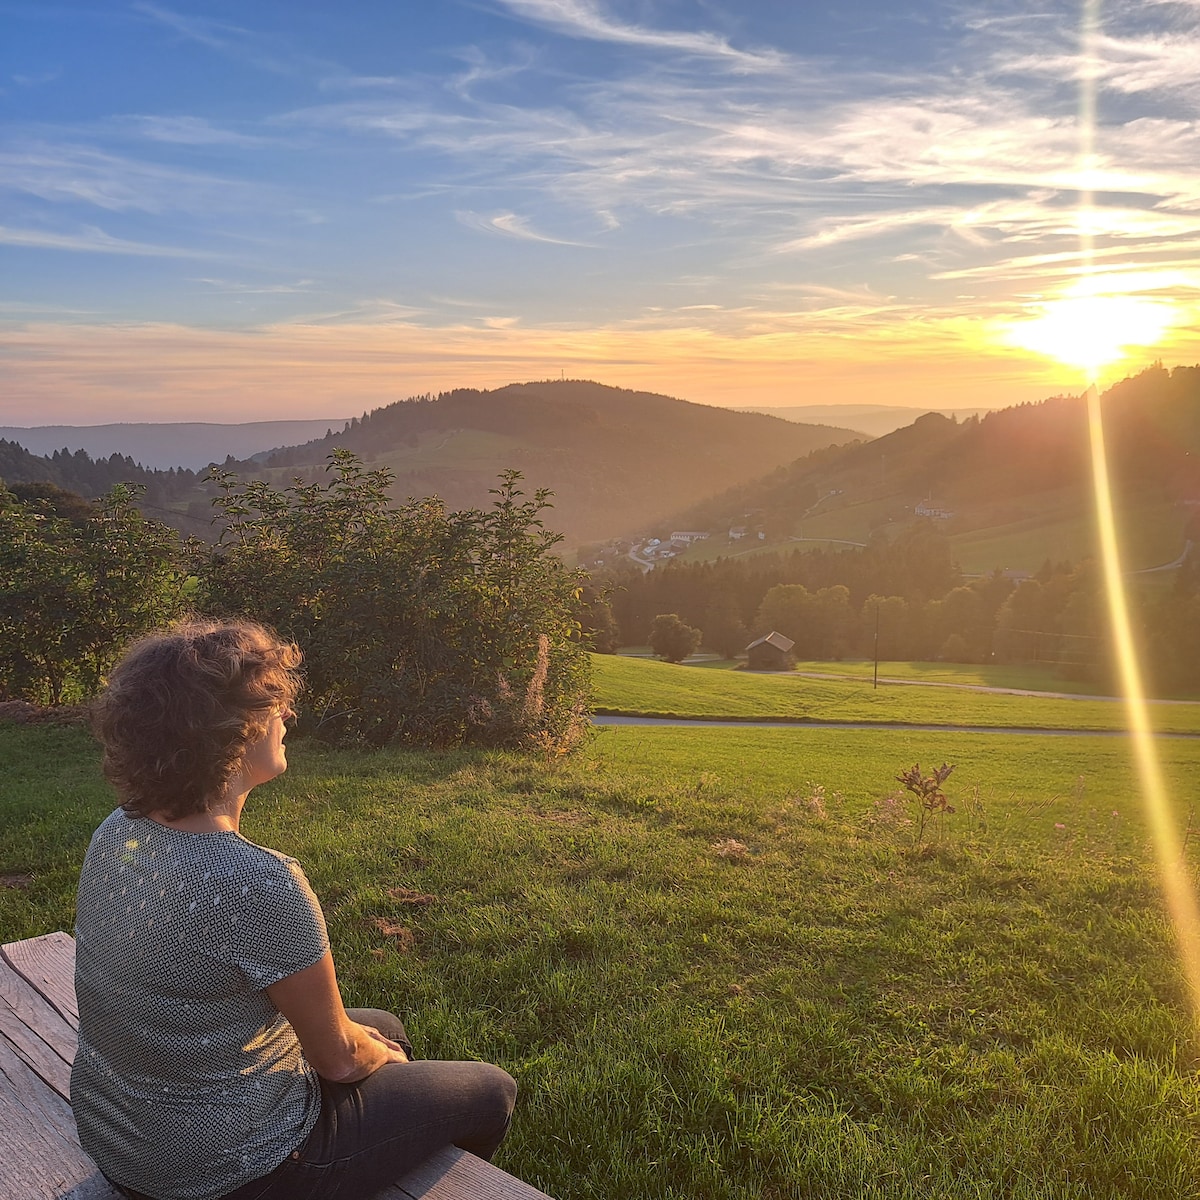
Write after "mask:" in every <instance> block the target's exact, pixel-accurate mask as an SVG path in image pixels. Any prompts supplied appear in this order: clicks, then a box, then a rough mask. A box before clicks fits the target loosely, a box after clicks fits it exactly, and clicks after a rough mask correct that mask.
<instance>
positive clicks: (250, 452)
mask: <svg viewBox="0 0 1200 1200" xmlns="http://www.w3.org/2000/svg"><path fill="white" fill-rule="evenodd" d="M347 420H348V418H346V417H337V418H333V419H330V420H327V421H317V420H304V421H247V422H245V423H244V424H220V423H215V422H208V421H179V422H171V421H161V422H160V421H132V422H128V423H120V424H111V425H32V426H30V427H29V428H22V427H20V426H16V425H8V426H0V438H3V439H4V440H6V441H9V442H16V443H18V445H20V446H23V447H24V448H25V449H26V450H28V451H29V452H30V454H35V455H39V456H45V455H48V454H53V453H54V452H55V451H56V450H70V451H71V452H72V453H74V452H75V451H76V450H82V451H84V453H85V454H87V455H88V456H89V457H90V458H93V459H96V458H108V457H109V456H110V455H113V454H119V455H121V457H122V458H130V459H132V460H133V461H134V462H136V463H140V464H141V465H142V466H143V467H148V468H150V469H151V470H159V471H166V470H169V469H170V468H171V467H176V468H178V467H186V468H188V469H189V470H192V471H199V470H201V469H202V468H204V467H207V466H208V464H209V463H214V462H216V463H220V462H224V461H225V459H226V458H228V457H229V456H230V455H233V457H234V458H237V459H247V458H252V457H253V456H254V455H256V454H261V453H263V452H264V451H267V450H274V449H275V448H276V447H277V446H290V445H293V444H295V443H296V442H304V441H308V440H309V439H310V438H319V437H322V436H323V435H324V433H325V431H326V430H327V429H335V430H338V429H342V428H343V427H344V426H345V425H346V422H347Z"/></svg>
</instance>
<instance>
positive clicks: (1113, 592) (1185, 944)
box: [1079, 0, 1200, 1023]
mask: <svg viewBox="0 0 1200 1200" xmlns="http://www.w3.org/2000/svg"><path fill="white" fill-rule="evenodd" d="M1099 31H1100V0H1084V13H1083V31H1082V35H1083V36H1082V42H1083V46H1082V49H1083V55H1082V58H1083V62H1082V71H1081V75H1080V104H1079V126H1080V174H1081V177H1082V178H1084V179H1086V178H1089V177H1090V172H1091V171H1092V169H1093V168H1094V166H1095V154H1094V145H1095V136H1096V134H1095V130H1096V79H1097V77H1098V74H1099V71H1098V66H1099V58H1098V54H1097V46H1098V44H1099ZM1091 208H1092V193H1091V192H1090V191H1087V190H1083V191H1081V192H1080V196H1079V241H1080V251H1081V255H1082V258H1083V261H1084V265H1085V271H1084V276H1085V278H1086V276H1087V275H1089V274H1090V273H1091V272H1092V270H1093V263H1092V234H1091V230H1092V228H1093V222H1092V221H1091V219H1090V214H1091ZM1103 336H1104V331H1101V330H1098V331H1097V337H1098V338H1099V337H1103ZM1092 357H1093V360H1094V361H1095V360H1097V358H1098V359H1099V360H1100V361H1102V359H1103V356H1092ZM1088 365H1090V366H1091V368H1092V375H1093V377H1092V379H1091V380H1090V386H1089V388H1088V393H1087V411H1088V431H1089V440H1090V446H1091V457H1092V484H1093V491H1094V496H1095V506H1096V522H1097V527H1098V530H1099V536H1100V550H1101V558H1102V562H1103V570H1104V583H1105V592H1106V594H1107V597H1108V610H1109V617H1110V621H1111V624H1112V629H1113V641H1114V645H1115V649H1116V654H1117V662H1118V666H1119V669H1120V673H1121V685H1122V691H1123V694H1124V696H1125V704H1126V711H1127V713H1128V719H1129V731H1130V734H1131V736H1132V741H1133V751H1134V760H1135V764H1136V767H1137V773H1138V780H1139V783H1140V786H1141V791H1142V801H1143V804H1144V806H1145V811H1146V819H1147V823H1148V825H1149V827H1150V832H1151V835H1152V837H1153V839H1154V847H1155V855H1156V857H1157V859H1158V868H1159V873H1160V875H1161V877H1162V888H1163V895H1164V899H1165V901H1166V905H1167V911H1168V913H1169V915H1170V918H1171V921H1172V923H1173V925H1174V927H1175V936H1176V940H1177V943H1178V946H1179V955H1180V960H1181V964H1182V967H1183V973H1184V977H1185V979H1186V980H1187V985H1188V990H1189V991H1190V993H1191V1000H1192V1016H1193V1020H1194V1021H1196V1022H1198V1023H1200V907H1198V906H1197V903H1196V896H1195V893H1194V890H1193V887H1192V882H1191V879H1190V877H1189V872H1188V870H1187V867H1186V864H1185V863H1184V861H1183V846H1182V843H1181V840H1180V837H1179V832H1178V829H1177V826H1176V822H1175V818H1174V816H1173V814H1172V812H1171V804H1170V797H1169V794H1168V790H1167V786H1166V783H1165V781H1164V779H1163V775H1162V767H1161V764H1160V762H1159V758H1158V751H1157V747H1156V745H1155V740H1154V730H1153V727H1152V726H1151V723H1150V716H1149V710H1148V707H1147V704H1146V692H1145V688H1144V686H1143V683H1142V673H1141V667H1140V664H1139V662H1138V656H1137V650H1136V647H1135V645H1134V639H1133V630H1132V624H1131V622H1130V619H1129V604H1128V599H1127V597H1126V593H1125V582H1124V576H1123V573H1122V570H1121V554H1120V546H1119V543H1118V540H1117V530H1116V521H1115V519H1114V515H1113V497H1112V488H1111V486H1110V483H1109V475H1108V456H1107V454H1106V451H1105V445H1104V421H1103V413H1102V412H1101V406H1100V396H1099V393H1098V391H1097V388H1096V382H1095V377H1094V376H1095V366H1094V365H1093V364H1088Z"/></svg>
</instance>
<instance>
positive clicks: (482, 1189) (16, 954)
mask: <svg viewBox="0 0 1200 1200" xmlns="http://www.w3.org/2000/svg"><path fill="white" fill-rule="evenodd" d="M78 1029H79V1010H78V1008H77V1007H76V1005H75V940H74V938H72V937H70V936H69V935H67V934H65V933H49V934H46V935H45V936H44V937H37V938H30V939H29V940H28V941H24V942H9V943H8V944H7V945H4V946H0V1200H68V1198H69V1200H121V1198H120V1196H119V1194H118V1192H117V1191H116V1189H114V1188H113V1187H112V1186H111V1185H110V1184H109V1183H108V1181H107V1180H106V1179H105V1178H104V1176H103V1175H101V1174H100V1172H99V1171H98V1170H97V1169H96V1167H95V1164H94V1163H93V1162H92V1161H91V1159H89V1158H88V1157H87V1155H85V1154H84V1152H83V1151H82V1150H81V1149H80V1147H79V1137H78V1134H77V1133H76V1131H75V1121H74V1118H73V1117H72V1115H71V1103H70V1098H71V1097H70V1084H71V1062H72V1061H73V1059H74V1058H75V1048H76V1034H77V1031H78ZM363 1200H549V1198H548V1197H547V1196H546V1194H545V1193H544V1192H539V1191H538V1190H537V1189H536V1188H532V1187H530V1186H529V1185H528V1184H525V1183H522V1182H521V1181H520V1180H519V1179H514V1178H513V1177H512V1176H511V1175H506V1174H505V1173H504V1172H503V1171H501V1170H500V1169H499V1168H498V1167H493V1166H492V1165H491V1163H486V1162H484V1161H483V1160H482V1159H479V1158H476V1157H475V1156H474V1155H473V1154H467V1153H466V1152H465V1151H463V1150H458V1149H455V1148H454V1147H450V1148H448V1149H446V1150H442V1151H441V1152H439V1153H438V1154H435V1155H434V1156H433V1157H432V1158H430V1159H429V1160H428V1161H426V1162H424V1163H422V1164H421V1166H419V1167H418V1168H417V1169H416V1170H415V1171H412V1172H411V1173H410V1174H408V1175H406V1176H405V1177H404V1178H403V1179H402V1180H400V1181H399V1182H398V1183H396V1184H395V1185H393V1186H392V1187H389V1188H386V1189H384V1191H382V1192H380V1193H379V1194H378V1195H377V1196H375V1197H370V1198H368V1197H364V1198H363Z"/></svg>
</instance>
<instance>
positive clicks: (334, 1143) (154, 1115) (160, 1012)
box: [71, 621, 516, 1200]
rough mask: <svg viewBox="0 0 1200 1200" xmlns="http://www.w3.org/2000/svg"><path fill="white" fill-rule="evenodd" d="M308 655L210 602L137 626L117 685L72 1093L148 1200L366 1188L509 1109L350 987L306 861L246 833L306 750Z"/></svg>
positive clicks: (508, 1086)
mask: <svg viewBox="0 0 1200 1200" xmlns="http://www.w3.org/2000/svg"><path fill="white" fill-rule="evenodd" d="M299 664H300V652H299V651H298V650H297V648H296V647H295V646H293V645H290V644H288V643H285V642H281V641H280V640H279V639H278V638H276V637H274V636H273V635H272V634H271V633H269V632H268V631H267V630H266V629H264V628H262V627H261V626H258V625H254V624H251V623H249V622H244V621H241V622H197V623H194V624H189V625H185V626H181V627H178V628H175V629H172V630H170V631H168V632H165V633H160V634H155V635H152V636H150V637H147V638H145V639H143V640H142V641H140V642H137V643H135V644H134V645H133V646H132V647H131V648H130V649H129V650H128V651H127V653H126V654H125V657H124V658H123V659H122V660H121V662H120V663H118V664H117V666H116V667H115V668H114V670H113V671H112V673H111V675H110V677H109V681H108V687H107V690H106V691H105V693H104V695H103V697H102V698H101V700H100V702H99V704H98V708H97V712H96V729H97V732H98V734H99V736H100V739H101V741H102V742H103V743H104V771H105V774H106V775H107V776H108V778H109V780H110V781H111V782H112V783H113V785H114V786H115V788H116V790H117V793H118V795H119V796H120V799H121V801H122V804H121V807H120V808H119V809H118V810H117V811H116V812H114V813H112V815H111V816H109V817H108V818H107V819H106V820H105V821H104V822H103V824H102V825H101V826H100V827H99V829H97V830H96V832H95V834H94V835H93V837H92V840H91V845H90V846H89V847H88V852H87V858H86V860H85V862H84V865H83V872H82V874H81V876H80V880H79V899H78V909H77V916H76V977H75V984H76V995H77V997H78V1001H79V1052H78V1055H77V1057H76V1059H75V1065H74V1068H73V1070H72V1074H71V1097H72V1104H73V1106H74V1110H75V1119H76V1122H77V1124H78V1126H79V1138H80V1142H81V1143H82V1145H83V1148H84V1149H85V1150H86V1151H87V1152H88V1154H90V1155H91V1157H92V1158H93V1159H94V1160H95V1161H96V1163H97V1165H98V1166H99V1167H100V1169H101V1170H102V1171H103V1172H104V1174H105V1175H106V1176H108V1178H109V1179H110V1180H112V1181H113V1182H114V1183H115V1184H117V1185H118V1186H119V1187H120V1188H121V1189H122V1190H123V1191H124V1192H125V1193H126V1194H127V1195H129V1196H131V1197H134V1198H135V1200H137V1198H142V1197H150V1198H153V1200H217V1198H219V1197H226V1198H228V1200H234V1198H236V1200H318V1198H325V1197H342V1198H347V1200H360V1198H361V1200H366V1198H367V1197H370V1196H371V1195H372V1194H373V1193H374V1192H375V1191H377V1190H379V1189H381V1188H382V1187H384V1186H385V1185H386V1184H389V1183H392V1182H394V1181H395V1180H396V1179H398V1178H399V1177H400V1176H402V1175H403V1174H405V1173H406V1172H407V1171H408V1170H409V1169H410V1168H412V1167H414V1166H416V1164H417V1163H419V1162H421V1161H422V1160H423V1159H424V1158H426V1157H428V1156H429V1155H430V1154H432V1153H433V1152H434V1151H435V1150H438V1149H440V1148H441V1147H443V1146H447V1145H450V1144H454V1145H457V1146H461V1147H462V1148H464V1149H466V1150H470V1151H472V1152H473V1153H475V1154H478V1155H480V1156H482V1157H484V1158H489V1157H490V1156H491V1154H492V1152H493V1151H494V1150H495V1149H496V1147H497V1146H498V1145H499V1144H500V1142H501V1140H502V1139H503V1137H504V1135H505V1132H506V1131H507V1129H508V1123H509V1118H510V1117H511V1114H512V1108H513V1103H514V1100H515V1098H516V1084H515V1083H514V1082H513V1080H512V1078H511V1077H510V1076H509V1075H508V1074H506V1073H505V1072H504V1071H502V1070H500V1069H499V1068H498V1067H493V1066H490V1065H489V1064H487V1063H474V1062H428V1061H413V1060H412V1047H411V1045H410V1044H409V1041H408V1038H407V1036H406V1034H405V1031H404V1026H403V1025H402V1024H401V1023H400V1021H399V1019H398V1018H396V1017H395V1016H393V1015H392V1014H391V1013H387V1012H381V1011H378V1010H375V1009H352V1010H350V1011H347V1010H346V1009H345V1008H344V1007H343V1005H342V999H341V996H340V994H339V992H338V984H337V978H336V975H335V973H334V965H333V958H332V957H331V955H330V951H329V939H328V936H327V934H326V930H325V919H324V916H323V914H322V912H321V906H320V904H319V903H318V901H317V898H316V896H315V895H314V894H313V892H312V889H311V888H310V887H309V884H308V881H307V879H305V877H304V872H303V871H302V870H301V869H300V866H299V864H298V863H297V862H296V860H295V859H293V858H289V857H288V856H287V855H285V854H280V853H279V852H278V851H275V850H268V849H266V848H265V847H262V846H256V845H255V844H254V843H253V842H249V841H247V840H246V839H245V838H244V837H242V836H241V834H240V833H239V832H238V826H239V822H240V819H241V815H242V808H243V806H244V805H245V803H246V797H247V796H248V795H249V794H250V791H251V789H252V788H254V787H256V786H257V785H258V784H260V783H266V782H267V780H269V779H274V778H275V777H276V776H277V775H279V774H281V773H282V772H283V771H285V770H286V769H287V755H286V751H285V748H284V735H285V732H286V730H285V726H284V723H285V721H287V720H288V718H289V717H291V716H293V715H294V714H293V713H292V708H291V706H292V703H293V702H294V700H295V697H296V693H297V691H298V689H299V682H300V681H299V675H298V667H299Z"/></svg>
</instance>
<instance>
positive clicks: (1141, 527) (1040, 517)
mask: <svg viewBox="0 0 1200 1200" xmlns="http://www.w3.org/2000/svg"><path fill="white" fill-rule="evenodd" d="M1186 521H1187V517H1186V514H1185V513H1184V512H1183V511H1182V510H1181V509H1180V508H1179V507H1178V506H1177V505H1174V504H1168V503H1165V502H1163V501H1153V502H1149V501H1137V502H1132V503H1129V504H1126V505H1123V506H1122V508H1121V515H1120V522H1121V546H1122V552H1123V554H1122V557H1123V559H1124V565H1125V568H1126V569H1127V570H1130V571H1137V570H1142V569H1145V568H1148V567H1158V566H1162V565H1163V564H1165V563H1169V562H1173V561H1174V559H1175V557H1176V555H1178V554H1179V552H1180V551H1181V550H1182V549H1183V543H1184V527H1185V525H1186ZM950 544H951V546H952V547H953V550H954V557H955V559H956V560H957V562H958V563H959V565H960V566H961V567H962V569H963V570H964V571H966V572H967V573H968V574H986V573H987V572H989V571H992V570H994V569H995V568H997V567H1001V568H1013V569H1023V570H1026V571H1036V570H1037V569H1038V567H1040V566H1041V564H1042V563H1043V562H1044V561H1045V560H1046V559H1050V560H1051V561H1053V562H1064V561H1071V562H1078V561H1079V560H1080V559H1083V558H1087V557H1089V556H1091V557H1095V556H1096V553H1097V550H1096V521H1095V517H1094V516H1093V515H1092V512H1091V509H1090V507H1087V506H1085V508H1084V509H1083V510H1082V511H1081V510H1080V507H1079V502H1078V500H1073V501H1071V502H1070V503H1068V504H1064V506H1063V509H1062V511H1061V512H1060V513H1059V514H1058V515H1057V516H1054V515H1049V516H1048V514H1047V513H1046V511H1045V510H1044V509H1039V511H1038V512H1037V513H1036V514H1034V515H1031V516H1028V517H1026V518H1024V519H1022V520H1020V521H1014V522H1011V523H1008V524H1004V525H997V526H993V527H990V528H987V529H974V530H971V531H970V532H968V533H960V534H954V535H953V536H951V538H950Z"/></svg>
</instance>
